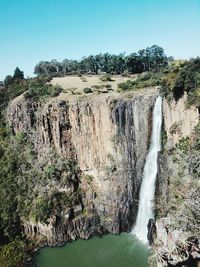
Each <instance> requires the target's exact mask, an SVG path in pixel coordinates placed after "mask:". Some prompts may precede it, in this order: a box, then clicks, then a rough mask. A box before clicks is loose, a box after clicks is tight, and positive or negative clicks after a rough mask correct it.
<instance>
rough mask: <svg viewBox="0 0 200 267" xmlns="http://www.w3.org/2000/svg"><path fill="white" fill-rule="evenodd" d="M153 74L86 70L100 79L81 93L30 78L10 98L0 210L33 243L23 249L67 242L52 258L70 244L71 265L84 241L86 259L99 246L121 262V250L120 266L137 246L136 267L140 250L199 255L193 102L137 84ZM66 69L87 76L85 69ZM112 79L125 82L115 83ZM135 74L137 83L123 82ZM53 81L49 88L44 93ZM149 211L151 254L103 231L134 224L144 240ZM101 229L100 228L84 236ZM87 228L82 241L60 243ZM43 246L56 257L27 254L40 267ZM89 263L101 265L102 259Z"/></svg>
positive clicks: (171, 258) (161, 262) (156, 258)
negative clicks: (107, 75) (108, 78)
mask: <svg viewBox="0 0 200 267" xmlns="http://www.w3.org/2000/svg"><path fill="white" fill-rule="evenodd" d="M155 75H157V74H151V75H150V74H142V75H141V76H139V77H136V76H130V77H129V78H130V79H132V80H127V78H123V77H121V76H112V79H113V81H110V84H107V81H106V82H102V77H100V78H101V79H100V78H99V76H91V80H92V81H95V83H96V81H99V83H97V85H95V87H94V86H93V87H92V88H93V90H94V91H91V90H87V92H86V91H85V92H84V91H81V90H82V88H81V87H80V88H78V89H77V90H76V91H75V89H73V91H72V90H69V88H67V89H65V88H63V89H62V90H60V89H59V90H58V87H56V85H53V86H52V85H51V83H53V81H52V82H48V81H46V80H45V82H44V83H43V81H42V82H41V81H40V80H38V78H37V79H36V85H34V86H36V87H34V90H35V91H33V89H32V87H31V86H33V85H32V84H31V83H30V85H29V86H30V88H29V89H28V90H27V91H25V92H23V93H22V94H19V95H18V96H16V97H15V98H13V100H12V101H10V103H9V105H8V108H7V110H6V123H7V126H8V129H9V135H8V137H7V135H5V132H0V134H1V135H2V137H1V138H2V139H1V140H3V141H1V151H2V152H1V153H3V155H4V156H3V158H0V159H1V160H2V159H3V161H0V163H1V166H4V165H5V166H8V167H6V168H2V172H3V175H4V177H6V179H5V183H3V190H2V192H3V194H2V195H1V201H2V203H3V205H2V207H5V208H7V204H8V203H9V202H8V201H7V199H8V197H7V196H10V195H9V194H10V193H13V194H12V202H11V204H12V205H13V206H14V207H16V213H11V212H10V213H9V214H10V217H6V216H4V217H2V218H3V223H4V225H5V226H6V227H7V228H5V229H6V231H7V232H8V233H12V231H13V232H14V231H17V233H19V232H20V231H21V233H22V235H23V238H25V239H26V240H27V241H28V242H30V243H29V244H32V245H31V246H33V247H32V248H30V250H31V252H32V251H33V250H34V249H38V248H41V247H44V246H62V245H64V244H65V243H67V244H66V246H65V247H64V248H63V249H61V250H60V251H63V253H64V254H63V255H60V257H61V258H62V259H63V260H64V258H63V257H65V256H64V255H65V253H66V255H67V253H68V252H67V251H68V247H69V253H70V254H68V256H67V257H68V259H70V258H71V256H70V255H74V257H73V259H72V258H71V260H70V262H71V263H70V264H71V265H73V264H75V262H74V263H73V260H78V259H76V250H77V251H79V249H80V248H81V247H82V245H83V244H85V245H84V247H87V246H89V248H88V249H90V250H91V251H93V253H91V258H90V259H91V262H90V263H88V264H89V265H90V266H92V264H94V263H92V262H95V259H96V258H95V255H97V254H98V251H102V253H103V254H106V251H107V253H108V255H113V256H112V257H113V258H112V257H111V258H109V256H108V258H107V257H105V259H107V260H108V262H109V265H111V266H112V264H113V266H114V265H116V264H118V263H119V264H122V262H123V255H124V257H125V258H126V260H127V263H126V264H127V267H129V266H131V265H133V263H134V261H135V262H140V259H139V258H140V257H141V253H144V255H145V257H143V258H144V262H142V261H141V262H140V263H141V267H143V266H147V257H149V264H150V265H152V266H153V265H155V264H157V266H167V265H170V264H180V263H181V262H182V263H183V264H184V262H185V261H188V260H189V261H191V260H192V261H194V262H195V261H198V258H199V249H198V207H199V206H198V205H199V204H198V200H199V197H198V192H199V191H198V190H196V191H194V188H199V179H198V178H199V165H198V164H199V151H198V149H199V109H198V106H196V104H189V101H191V96H190V94H189V93H187V92H184V93H183V95H182V96H179V98H178V99H175V98H174V97H173V95H172V94H171V93H169V92H168V91H167V90H168V89H167V88H165V87H164V86H161V85H160V86H158V85H155V84H154V86H148V87H143V80H146V79H147V80H148V79H150V82H149V83H152V79H154V78H155ZM69 77H70V79H71V80H72V79H75V80H76V81H79V80H80V81H81V82H80V83H81V84H84V83H86V82H85V79H87V84H91V81H90V76H89V75H88V76H84V77H82V76H81V77H79V76H75V77H74V78H73V76H69ZM152 77H154V78H152ZM59 79H62V81H64V80H65V79H66V80H67V79H68V77H64V78H56V81H57V82H59ZM121 79H124V80H123V81H124V82H123V83H122V84H121V85H119V86H118V87H115V86H116V85H115V82H116V81H117V82H118V81H119V80H121ZM163 79H164V78H163ZM136 81H137V82H136ZM31 82H32V81H31ZM34 82H35V81H34ZM23 83H25V82H24V81H23ZM32 83H33V82H32ZM140 83H141V84H142V86H141V88H137V89H132V90H130V89H127V90H124V89H123V88H126V86H129V88H130V86H133V88H135V87H134V86H135V84H136V85H137V87H138V84H140ZM156 83H157V80H156ZM99 84H100V85H99ZM108 85H109V86H108ZM42 86H45V87H42ZM81 86H82V85H81ZM83 86H85V85H83ZM99 86H100V87H99ZM112 86H113V88H114V89H112ZM56 88H57V89H56ZM116 88H118V89H116ZM44 89H45V90H47V91H44V92H43V91H39V90H44ZM52 89H53V90H54V91H53V94H52V95H50V94H49V93H48V95H47V96H46V95H43V94H46V92H48V90H52ZM83 89H85V88H83ZM55 90H57V91H56V94H55ZM160 95H161V96H162V97H161V96H160ZM1 131H2V130H1ZM4 136H6V138H5V137H4ZM3 138H5V139H3ZM5 159H8V160H7V161H5ZM6 164H7V165H6ZM8 170H9V171H10V172H9V173H8ZM7 173H8V174H9V175H7ZM12 173H13V174H12ZM11 174H12V175H11ZM156 178H157V179H156ZM12 179H13V180H12ZM149 182H150V183H149ZM13 183H14V184H13ZM1 186H2V185H1ZM13 187H14V188H15V191H14V190H13V191H10V193H9V194H8V191H9V190H10V188H13ZM154 193H155V199H154ZM10 200H11V198H10V199H9V201H10ZM153 202H155V203H154V205H153ZM6 212H7V211H5V209H3V212H2V213H1V214H6ZM137 214H138V216H137ZM193 214H195V216H197V217H195V218H197V219H195V218H194V215H193ZM15 215H16V216H15ZM8 219H9V221H12V224H10V223H7V221H6V220H8ZM149 219H151V220H150V224H152V226H153V232H151V233H148V237H149V236H150V238H149V239H150V240H149V241H150V244H151V245H152V253H151V255H149V254H148V249H147V247H145V246H143V245H142V243H140V242H138V240H137V239H135V237H134V236H133V235H131V234H129V235H128V234H124V233H123V234H121V235H119V236H116V237H115V236H113V235H110V234H120V233H122V232H131V230H132V227H133V226H134V225H135V227H134V230H133V233H134V234H136V235H137V236H138V237H139V239H142V240H143V241H144V242H145V243H147V224H148V221H149ZM191 225H192V227H188V226H191ZM9 227H10V228H9ZM150 228H151V227H150ZM6 231H5V237H6ZM14 233H15V232H14ZM104 234H108V235H105V236H103V238H98V237H95V238H93V237H94V236H102V235H104ZM90 237H91V239H90V240H89V241H88V242H87V243H82V241H81V240H78V241H76V242H74V243H72V244H70V243H69V241H72V240H76V239H89V238H90ZM130 237H131V238H132V239H130ZM130 240H132V241H130ZM15 242H16V241H15ZM20 242H21V241H20ZM118 242H119V243H118ZM115 243H118V244H119V246H117V244H115ZM20 244H21V243H20ZM86 244H87V245H86ZM120 244H121V246H122V247H123V249H122V248H121V247H120ZM128 244H129V245H128ZM31 246H30V245H29V247H31ZM128 246H130V250H129V249H127V247H128ZM93 247H94V249H93ZM180 248H181V249H180ZM65 249H66V251H65ZM95 249H96V250H95ZM138 249H139V250H138ZM56 251H57V252H56ZM70 251H71V252H70ZM130 251H131V254H129V252H130ZM46 253H47V254H46ZM48 253H50V254H51V253H52V255H54V257H59V256H56V253H58V254H57V255H59V253H60V252H58V249H55V252H53V249H50V248H45V249H42V250H41V252H40V253H39V256H38V257H37V258H36V262H37V263H38V265H39V267H40V266H43V265H44V264H48V265H49V266H50V264H51V263H52V264H53V259H52V260H50V259H51V256H50V254H48ZM54 253H55V254H54ZM45 255H49V260H50V262H49V261H48V260H47V261H46V260H45ZM84 255H85V254H84ZM84 255H83V254H80V259H81V257H83V258H84ZM125 255H126V256H125ZM131 255H133V257H131ZM112 259H113V260H114V259H116V261H117V263H116V262H114V261H112ZM41 261H42V262H43V263H42V264H43V265H41ZM45 262H46V263H45ZM66 262H67V259H66ZM124 262H126V261H124ZM58 264H63V263H62V261H61V262H60V263H59V262H58ZM77 264H79V265H80V262H79V263H77ZM95 264H96V265H97V266H98V265H99V266H104V265H102V264H104V263H103V261H102V262H101V263H99V262H98V261H97V262H95ZM135 264H136V263H135ZM48 265H47V266H48ZM44 266H45V265H44ZM52 266H53V265H52ZM61 266H62V265H61ZM66 266H67V265H66ZM116 266H117V265H116ZM137 266H138V267H139V265H138V263H137ZM83 267H85V266H84V265H83Z"/></svg>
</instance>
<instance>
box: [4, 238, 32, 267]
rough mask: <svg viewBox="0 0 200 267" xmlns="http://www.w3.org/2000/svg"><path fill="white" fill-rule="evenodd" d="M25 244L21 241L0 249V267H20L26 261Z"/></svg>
mask: <svg viewBox="0 0 200 267" xmlns="http://www.w3.org/2000/svg"><path fill="white" fill-rule="evenodd" d="M25 248H26V244H25V243H24V242H23V241H13V242H11V243H9V244H7V245H4V246H1V247H0V266H1V267H16V266H21V264H22V262H23V261H24V260H25V259H26V257H27V254H26V252H25Z"/></svg>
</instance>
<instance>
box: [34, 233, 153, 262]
mask: <svg viewBox="0 0 200 267" xmlns="http://www.w3.org/2000/svg"><path fill="white" fill-rule="evenodd" d="M147 257H148V248H147V247H146V246H145V245H143V244H142V243H140V242H139V241H138V240H137V239H136V238H135V237H134V236H133V235H131V234H127V233H123V234H121V235H118V236H116V235H111V234H109V235H105V236H103V237H102V238H100V237H94V238H91V239H89V240H77V241H73V242H70V243H67V244H66V245H65V246H63V247H55V248H49V247H46V248H43V249H41V250H40V252H39V254H38V255H37V257H36V263H37V267H147V266H148V264H147Z"/></svg>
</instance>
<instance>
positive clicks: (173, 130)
mask: <svg viewBox="0 0 200 267" xmlns="http://www.w3.org/2000/svg"><path fill="white" fill-rule="evenodd" d="M186 100H187V94H186V93H185V94H184V96H183V97H182V98H180V99H179V101H178V102H177V101H175V100H172V101H170V102H169V101H167V99H164V101H163V116H164V128H165V131H166V134H167V144H166V146H165V147H166V148H167V149H169V148H173V147H174V146H175V145H176V144H177V143H178V141H179V140H180V139H181V138H183V137H189V138H190V139H193V136H194V129H195V126H196V125H197V123H198V121H199V112H198V109H197V108H196V107H194V106H191V107H188V108H187V107H186Z"/></svg>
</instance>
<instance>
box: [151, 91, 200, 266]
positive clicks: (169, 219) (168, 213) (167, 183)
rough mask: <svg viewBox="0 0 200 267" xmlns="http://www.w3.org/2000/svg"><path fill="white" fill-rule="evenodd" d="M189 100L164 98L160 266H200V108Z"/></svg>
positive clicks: (158, 198) (159, 199)
mask: <svg viewBox="0 0 200 267" xmlns="http://www.w3.org/2000/svg"><path fill="white" fill-rule="evenodd" d="M186 100H187V95H184V96H183V97H182V98H181V99H180V100H179V101H178V102H175V101H174V100H172V101H171V102H170V103H169V102H168V101H167V100H166V99H164V101H163V118H164V131H165V133H166V136H165V137H166V139H167V140H166V143H165V145H164V147H163V150H162V152H161V153H160V155H159V157H158V165H159V173H158V182H157V190H156V209H157V221H156V227H157V238H156V240H155V245H154V250H155V251H156V254H157V260H156V261H157V266H171V265H170V264H172V265H173V266H197V265H196V262H197V261H198V259H197V258H198V257H200V255H199V254H198V252H199V247H198V242H199V241H198V234H197V232H196V230H197V229H198V226H197V225H198V220H199V219H198V216H199V215H198V201H199V198H198V196H197V194H196V193H195V190H197V191H198V188H199V178H200V177H199V172H198V170H196V169H195V168H198V162H199V151H198V148H197V147H198V144H197V142H198V140H197V133H196V130H195V128H196V127H197V125H198V123H199V112H198V108H196V107H194V106H192V107H190V108H187V107H186V105H185V103H186ZM194 188H195V189H194ZM196 227H197V228H196ZM197 231H198V230H197ZM194 237H195V238H194ZM176 264H179V265H176ZM187 264H190V265H187Z"/></svg>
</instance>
